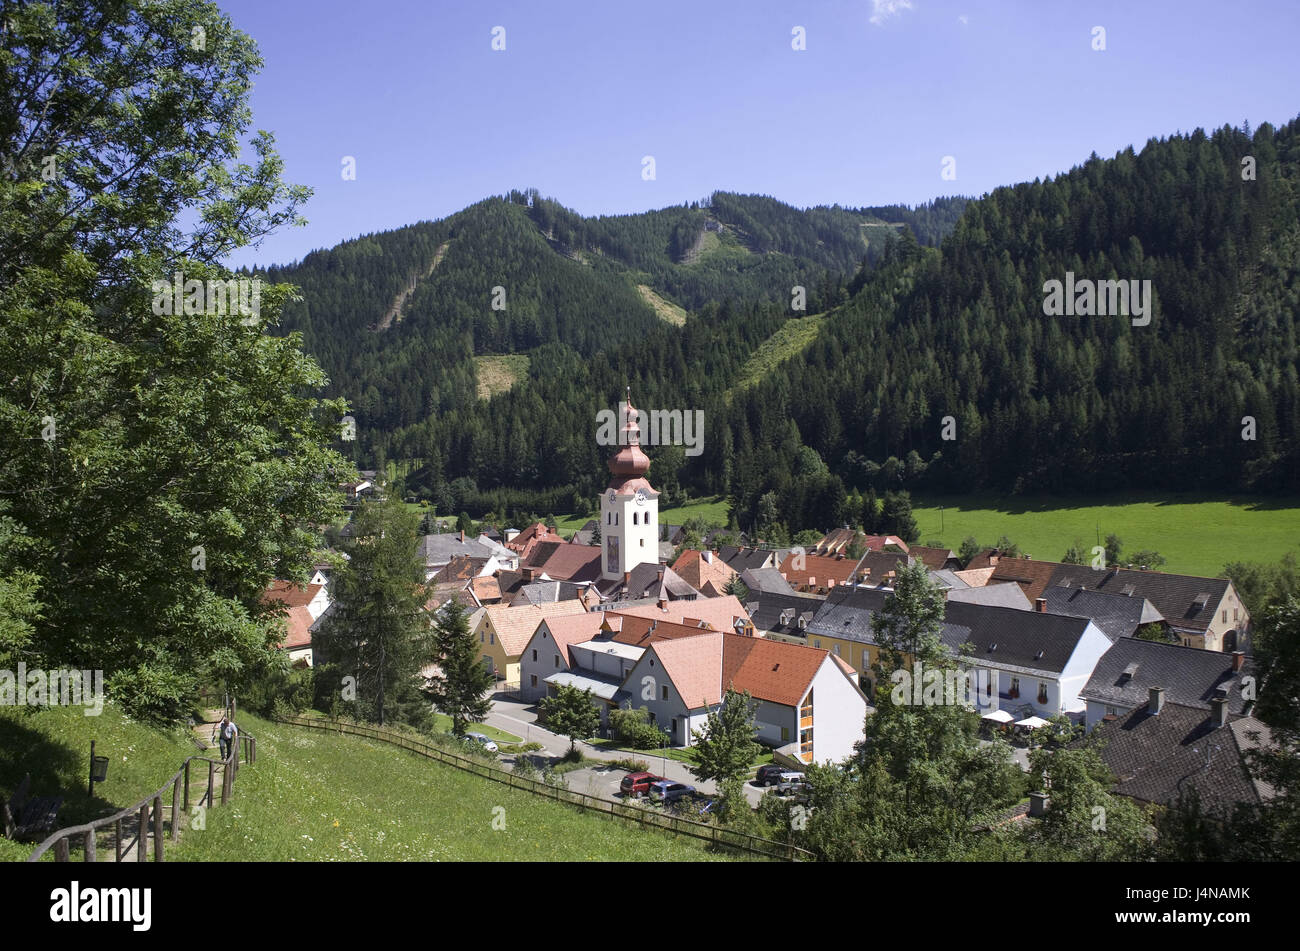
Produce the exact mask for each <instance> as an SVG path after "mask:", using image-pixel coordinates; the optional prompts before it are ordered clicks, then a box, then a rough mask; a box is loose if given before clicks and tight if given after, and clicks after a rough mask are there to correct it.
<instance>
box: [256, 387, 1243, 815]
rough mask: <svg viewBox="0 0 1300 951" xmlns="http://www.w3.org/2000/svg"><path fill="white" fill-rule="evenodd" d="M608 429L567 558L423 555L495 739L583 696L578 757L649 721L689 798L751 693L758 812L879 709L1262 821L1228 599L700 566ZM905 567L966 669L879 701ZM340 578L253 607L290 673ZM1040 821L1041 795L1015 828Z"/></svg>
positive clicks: (1236, 611)
mask: <svg viewBox="0 0 1300 951" xmlns="http://www.w3.org/2000/svg"><path fill="white" fill-rule="evenodd" d="M619 414H620V419H621V420H622V426H621V429H620V432H619V435H618V439H617V440H615V441H613V442H614V443H615V444H616V446H617V447H618V448H617V451H616V452H614V453H613V455H612V456H611V457H610V459H609V461H608V468H609V471H610V476H611V477H610V481H609V484H608V487H607V489H606V490H605V492H604V494H603V495H602V497H601V500H600V510H599V518H598V519H593V520H591V521H589V522H588V523H587V524H586V525H585V526H584V527H583V528H582V529H581V530H579V531H578V532H576V533H574V534H573V535H572V536H571V537H569V538H563V537H561V536H560V535H559V534H557V532H556V531H555V530H554V528H552V527H550V526H547V525H546V524H544V523H543V522H537V523H535V524H532V525H527V526H524V527H522V528H519V529H507V530H505V531H504V532H497V531H495V530H491V531H486V532H483V533H481V534H479V535H478V536H477V537H474V536H472V535H471V534H468V533H466V532H464V531H458V532H451V533H441V534H430V535H425V536H423V537H422V538H421V539H420V542H419V551H418V554H419V557H420V559H421V560H422V561H423V565H424V571H425V581H426V589H425V590H426V591H427V592H428V602H427V604H426V608H427V609H428V610H429V611H431V612H433V613H434V614H436V613H437V612H438V611H439V610H441V608H442V607H443V606H445V605H447V604H448V603H450V602H453V601H454V602H456V603H457V604H459V605H460V607H461V608H463V609H464V610H465V611H466V612H467V613H468V615H469V626H470V631H471V634H472V636H473V638H474V639H475V640H476V641H477V642H478V648H479V656H480V660H481V663H482V665H483V667H484V669H485V670H487V671H489V672H490V673H491V674H492V677H493V680H494V682H495V687H494V689H493V692H492V700H493V703H492V712H491V713H490V714H489V715H488V717H487V719H486V720H485V721H484V722H486V723H487V724H488V725H489V726H492V727H496V728H498V729H501V730H503V731H506V732H507V733H514V734H517V735H519V736H521V737H526V738H527V739H528V740H529V741H533V742H537V741H540V744H541V746H542V747H543V748H545V749H547V750H552V749H554V750H562V749H563V748H564V745H565V743H564V741H563V738H562V737H560V736H558V735H556V734H555V733H551V732H549V731H548V730H547V729H546V727H545V723H544V722H542V721H543V718H542V717H540V705H541V703H542V701H544V700H545V699H546V698H548V697H553V696H554V695H555V694H556V692H557V691H558V690H560V689H561V688H576V689H578V690H582V691H586V692H588V696H589V697H590V701H591V703H592V704H593V705H594V706H595V707H596V710H597V712H598V714H599V730H598V732H597V736H598V737H599V738H600V740H601V741H602V746H601V748H599V749H598V748H596V747H594V746H591V747H587V751H588V752H589V753H591V754H593V755H594V756H595V758H596V759H601V758H604V759H606V760H614V759H616V758H617V757H618V756H619V754H624V755H625V754H626V752H628V751H631V750H632V749H634V747H632V746H631V745H630V744H620V743H619V742H618V741H619V735H618V731H617V728H616V721H617V720H618V717H617V716H616V714H617V713H618V711H620V710H629V709H641V710H643V711H644V717H645V719H646V720H648V723H649V724H650V725H652V726H654V727H656V728H657V729H658V730H659V731H660V732H661V734H662V737H663V740H662V746H663V748H662V749H660V750H658V751H655V750H649V751H646V755H649V756H651V757H653V759H654V762H655V764H656V767H657V768H658V773H657V774H656V775H653V776H650V777H649V779H650V780H655V781H658V780H663V781H672V782H676V783H679V784H685V783H687V782H688V781H689V780H690V774H689V772H688V771H687V769H686V768H685V767H684V766H683V763H682V759H683V758H682V756H681V754H682V753H683V751H688V750H689V748H690V747H691V746H692V745H693V744H694V743H695V742H697V738H698V736H699V732H700V731H701V730H702V729H703V727H704V725H705V723H706V721H707V720H708V718H709V716H710V714H711V713H716V712H717V711H718V710H719V708H720V706H721V705H722V703H723V700H724V697H725V695H726V694H727V693H728V691H735V692H737V693H747V694H748V695H749V696H750V697H751V698H752V701H753V723H754V729H755V736H754V738H755V739H756V740H757V741H758V743H760V744H761V745H762V747H763V748H764V749H765V750H766V751H768V753H770V763H771V765H770V766H768V767H764V768H763V769H762V770H760V771H759V772H758V773H757V774H756V775H755V776H754V778H753V779H752V780H751V782H750V783H749V784H748V785H747V787H746V790H745V791H746V797H747V798H748V799H749V801H750V802H751V803H756V802H757V801H758V796H759V794H760V786H761V785H762V784H764V783H765V782H766V781H772V782H775V781H776V780H777V777H778V776H784V777H785V779H786V780H787V781H789V780H790V779H792V778H794V777H795V776H797V774H799V773H800V772H801V771H802V770H804V769H806V768H807V767H808V766H809V765H811V764H814V763H815V764H823V765H824V764H835V763H839V762H841V761H844V760H846V759H848V758H849V757H851V756H853V754H854V750H855V746H856V745H857V744H859V743H860V742H861V741H862V740H863V736H864V723H865V722H866V718H867V717H868V716H870V715H871V714H873V713H874V711H875V706H874V704H875V703H877V702H878V701H879V698H880V697H881V696H884V695H890V696H892V698H893V700H892V702H901V703H927V704H929V703H948V704H953V703H960V704H963V705H965V706H966V708H967V709H974V710H975V711H976V712H977V713H978V714H979V716H980V720H981V724H982V727H981V729H982V732H983V734H984V735H985V736H988V737H991V736H993V735H994V734H998V735H1000V736H1002V737H1004V738H1006V739H1008V740H1009V741H1011V742H1012V744H1013V746H1015V747H1016V748H1017V753H1016V762H1017V763H1018V764H1019V765H1020V766H1021V767H1022V768H1025V769H1027V768H1028V760H1027V756H1026V749H1027V748H1032V746H1033V745H1034V742H1035V737H1039V736H1044V735H1048V734H1050V733H1052V732H1053V731H1056V732H1059V731H1060V730H1062V729H1068V728H1075V729H1077V730H1078V732H1079V733H1081V734H1086V735H1088V736H1093V734H1096V735H1097V738H1104V740H1105V742H1104V743H1101V744H1099V749H1101V751H1102V752H1101V755H1102V758H1103V760H1104V761H1105V763H1106V765H1107V767H1108V768H1109V769H1110V770H1111V771H1112V773H1113V774H1114V776H1115V778H1116V785H1115V787H1114V789H1113V790H1112V791H1113V792H1114V793H1116V794H1119V795H1122V796H1125V797H1129V798H1131V799H1133V800H1136V801H1138V802H1139V803H1142V804H1146V805H1151V806H1167V805H1170V804H1172V803H1173V802H1175V801H1176V800H1177V799H1178V797H1179V796H1180V795H1181V794H1183V793H1184V791H1185V790H1186V788H1188V787H1191V788H1194V789H1195V790H1196V792H1197V793H1198V794H1199V795H1200V797H1201V799H1202V801H1204V802H1208V803H1213V804H1215V805H1216V806H1220V807H1228V808H1230V807H1232V806H1233V805H1234V804H1236V803H1245V804H1259V803H1261V802H1263V801H1265V800H1266V799H1267V798H1268V796H1269V789H1268V787H1267V786H1266V785H1264V784H1262V783H1258V782H1256V781H1254V780H1253V779H1252V778H1251V775H1250V773H1249V772H1248V770H1247V769H1246V758H1247V755H1248V753H1249V751H1251V750H1253V749H1258V748H1260V747H1261V746H1266V745H1267V744H1268V743H1269V730H1268V728H1267V727H1266V726H1265V725H1264V724H1263V723H1261V722H1259V721H1258V720H1256V719H1255V718H1254V716H1253V715H1252V714H1253V709H1254V704H1255V690H1256V683H1255V678H1254V665H1253V662H1252V659H1251V618H1250V613H1249V611H1248V609H1247V606H1246V605H1245V604H1243V603H1242V602H1241V599H1240V597H1239V596H1238V593H1237V591H1236V589H1235V588H1234V586H1233V583H1232V582H1231V581H1230V580H1228V579H1226V578H1203V577H1192V576H1186V575H1176V574H1169V573H1163V572H1158V571H1152V570H1143V568H1142V566H1123V567H1118V566H1109V567H1093V566H1091V565H1076V564H1063V563H1056V562H1048V561H1041V560H1036V559H1032V558H1028V557H1019V556H1014V557H1013V556H1010V555H1006V554H1003V553H1002V552H1000V551H999V550H997V549H995V548H990V549H986V550H983V551H981V552H979V553H978V554H976V555H975V556H974V557H973V558H970V559H969V560H968V562H967V563H966V564H964V565H963V564H962V559H961V558H960V556H959V554H958V553H957V552H955V551H952V550H947V549H943V548H937V547H927V546H921V545H914V544H908V543H907V542H906V541H905V540H904V539H902V538H900V537H898V536H896V535H866V534H864V533H862V532H860V531H856V530H854V529H851V528H848V527H843V528H840V529H836V530H834V531H830V532H828V533H826V534H825V535H824V536H823V537H822V538H821V539H820V540H819V541H818V542H817V543H816V544H814V545H812V546H811V547H807V548H803V547H791V548H764V547H758V546H751V545H750V544H748V542H749V540H748V539H746V538H742V539H741V544H740V545H733V544H719V545H717V546H716V547H713V545H711V541H712V540H713V539H714V538H716V537H717V535H718V534H719V533H716V532H713V533H709V534H707V535H706V536H705V537H704V539H703V541H702V544H701V546H700V547H699V548H691V547H685V546H684V545H683V544H682V541H683V534H684V533H683V531H682V528H681V526H673V525H664V524H661V523H660V520H659V511H658V507H659V493H658V492H656V490H655V488H654V486H653V485H652V483H651V481H650V479H649V470H650V467H651V464H650V459H649V458H648V457H647V455H646V454H645V452H643V450H642V448H641V445H642V443H641V438H640V429H639V421H640V420H641V419H644V418H645V414H644V413H641V412H640V411H638V410H636V409H635V407H633V406H632V405H631V400H630V396H629V399H628V401H627V402H625V403H622V404H620V411H619ZM363 475H364V476H368V477H369V478H365V479H363V480H362V481H360V482H354V483H350V484H348V485H347V486H345V490H346V491H347V492H348V494H349V495H350V496H351V497H353V498H364V497H366V496H373V495H375V494H377V493H380V492H382V488H381V487H380V486H377V485H375V483H374V479H376V478H377V474H376V473H363ZM345 534H346V531H345ZM918 566H920V568H921V569H923V570H924V572H925V574H926V575H927V576H928V578H929V580H930V582H931V583H933V584H934V585H936V586H937V587H938V588H940V589H941V590H942V595H943V599H944V617H943V622H942V627H941V639H942V642H943V645H944V647H945V648H946V650H947V651H948V652H949V653H950V654H951V656H952V657H953V658H954V659H955V660H956V661H957V665H956V667H955V668H953V669H949V670H947V671H946V672H945V671H935V670H928V671H922V670H921V666H920V664H919V662H917V663H915V664H914V663H913V661H912V659H911V658H907V659H906V662H905V667H904V669H902V670H897V671H895V674H894V676H893V677H892V678H891V681H892V682H890V683H887V684H885V685H884V687H885V690H883V691H882V692H881V693H880V694H878V693H877V686H878V684H877V683H876V677H877V673H876V670H877V664H878V662H879V660H880V644H879V642H878V638H877V636H876V635H877V632H876V629H875V627H876V624H877V623H878V618H879V615H880V612H881V611H882V610H884V609H885V606H886V602H887V601H888V599H889V598H890V597H891V594H892V593H893V590H894V583H895V579H896V578H897V577H898V576H899V574H900V573H901V572H903V571H905V570H912V571H916V570H918ZM331 573H332V569H331V567H330V564H329V563H327V562H322V563H321V564H320V565H318V567H317V569H316V571H315V573H314V575H313V577H312V578H311V580H310V583H309V584H307V585H306V586H305V587H303V586H299V585H294V584H291V583H288V582H276V583H275V585H273V587H272V588H271V590H269V591H268V592H267V593H266V595H265V600H267V601H268V602H279V603H280V604H281V606H282V608H283V612H284V615H285V621H286V626H287V631H288V634H287V636H286V638H285V640H284V641H283V643H282V644H281V649H282V650H283V651H284V652H285V653H286V654H287V655H288V658H289V661H290V663H291V664H294V665H296V666H298V667H307V666H312V665H313V664H315V663H319V661H320V658H319V657H318V656H316V654H315V653H314V651H313V635H314V634H315V633H316V632H318V631H319V630H320V628H321V625H322V624H323V623H324V622H325V620H326V619H327V618H328V617H329V615H330V612H331V610H332V609H333V603H334V602H333V601H332V600H331V596H330V578H331ZM432 673H434V671H432V670H430V671H426V674H429V675H431V674H432ZM480 737H481V735H480ZM481 739H482V740H483V741H484V742H489V741H488V740H487V738H486V737H481ZM548 744H549V745H548ZM493 748H495V746H493ZM656 754H658V755H656ZM765 759H768V757H765ZM644 779H645V778H644V777H641V776H639V775H638V777H637V778H636V779H634V780H633V781H632V785H631V786H629V785H628V783H627V782H625V781H623V775H622V774H619V775H617V776H613V777H612V778H611V777H610V776H608V775H604V776H603V777H600V779H599V782H601V783H603V784H604V788H603V789H602V791H603V792H605V793H607V794H608V795H610V796H615V797H616V796H621V795H623V794H625V793H627V792H628V791H629V790H631V794H632V795H635V794H636V793H637V792H639V791H641V787H640V786H638V785H637V783H641V782H643V781H644ZM592 782H593V783H595V782H597V780H595V779H593V780H592ZM593 788H594V787H593ZM689 788H691V789H692V791H694V787H689ZM711 791H712V789H711V788H708V787H705V786H701V789H700V792H701V793H705V792H711ZM1046 807H1047V800H1046V797H1045V796H1042V795H1038V796H1031V797H1030V802H1029V803H1028V804H1027V805H1026V806H1024V807H1023V808H1022V810H1021V812H1022V813H1028V814H1030V815H1034V814H1040V813H1041V812H1042V811H1043V810H1044V809H1046Z"/></svg>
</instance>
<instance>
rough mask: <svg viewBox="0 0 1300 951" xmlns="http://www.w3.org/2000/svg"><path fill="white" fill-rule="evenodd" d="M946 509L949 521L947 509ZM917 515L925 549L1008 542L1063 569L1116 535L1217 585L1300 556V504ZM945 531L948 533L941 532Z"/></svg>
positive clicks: (966, 506)
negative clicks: (1244, 564)
mask: <svg viewBox="0 0 1300 951" xmlns="http://www.w3.org/2000/svg"><path fill="white" fill-rule="evenodd" d="M940 506H943V512H942V520H941V516H940V511H939V507H940ZM912 511H913V515H914V516H915V518H916V522H917V525H918V526H919V528H920V532H921V541H922V543H924V542H926V541H929V540H931V539H937V540H941V541H942V542H943V543H944V544H945V545H947V546H949V547H951V548H954V549H955V548H957V547H958V546H960V545H961V542H962V539H963V538H965V537H966V536H968V535H973V536H975V537H976V538H977V539H979V540H980V541H981V542H986V543H992V542H994V541H996V540H997V539H998V537H999V536H1001V535H1006V536H1008V537H1009V538H1010V539H1011V540H1012V541H1014V542H1016V544H1018V545H1019V546H1020V550H1021V551H1022V552H1024V553H1026V554H1028V555H1032V556H1033V557H1034V558H1039V559H1042V560H1044V561H1060V560H1061V556H1062V555H1064V554H1065V552H1066V549H1068V548H1069V547H1070V546H1071V545H1073V544H1075V542H1076V541H1078V542H1079V543H1080V544H1081V545H1082V546H1084V547H1086V548H1088V549H1090V548H1091V547H1092V546H1093V545H1096V544H1097V536H1098V532H1100V535H1101V539H1102V542H1103V543H1104V542H1105V538H1106V536H1107V535H1109V534H1111V533H1112V532H1113V533H1114V534H1116V535H1118V536H1119V537H1120V539H1121V540H1122V541H1123V543H1124V547H1123V550H1124V551H1125V552H1128V553H1133V552H1137V551H1140V550H1142V549H1154V550H1155V551H1158V552H1160V554H1161V555H1163V556H1164V557H1165V559H1166V561H1167V564H1165V565H1164V566H1163V567H1162V568H1161V570H1162V571H1168V572H1173V573H1176V574H1192V575H1204V576H1207V577H1216V576H1218V575H1220V574H1221V573H1222V571H1223V566H1224V565H1225V564H1227V563H1228V562H1231V561H1277V560H1278V559H1279V558H1281V557H1282V556H1283V555H1284V554H1286V553H1287V552H1288V551H1294V552H1297V553H1300V498H1296V497H1291V498H1270V499H1257V498H1237V499H1232V500H1224V499H1209V498H1205V497H1203V496H1191V495H1167V496H1156V495H1155V494H1144V493H1130V494H1126V495H1124V496H1112V497H1110V498H1108V499H1105V500H1102V501H1098V500H1097V499H1095V498H1079V499H1069V498H997V497H990V496H970V497H958V498H948V499H943V498H934V497H919V496H918V497H916V498H914V499H913V510H912ZM941 525H942V528H941V527H940V526H941Z"/></svg>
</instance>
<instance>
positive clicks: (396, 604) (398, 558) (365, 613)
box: [316, 496, 431, 725]
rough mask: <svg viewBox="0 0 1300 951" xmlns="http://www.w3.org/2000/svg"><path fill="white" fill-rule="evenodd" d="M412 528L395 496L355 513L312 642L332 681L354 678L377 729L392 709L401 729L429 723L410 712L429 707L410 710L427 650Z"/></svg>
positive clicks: (413, 523) (411, 520) (360, 702)
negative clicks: (327, 610)
mask: <svg viewBox="0 0 1300 951" xmlns="http://www.w3.org/2000/svg"><path fill="white" fill-rule="evenodd" d="M417 523H418V517H417V516H416V515H415V514H414V513H413V512H410V511H409V510H408V509H407V508H406V506H405V505H404V504H403V503H402V501H401V500H400V499H398V498H396V497H395V496H393V497H389V498H387V499H385V500H384V501H380V502H370V501H363V502H362V503H361V504H360V505H359V506H358V507H357V510H356V513H355V518H354V519H353V525H354V528H355V533H354V535H353V536H352V538H350V539H348V541H347V543H346V545H345V547H344V551H345V552H346V554H347V555H348V560H347V562H346V563H345V564H344V565H343V566H342V567H341V568H340V569H339V570H338V572H337V573H336V574H335V576H334V582H333V588H334V603H333V605H332V606H331V610H330V613H329V615H328V616H327V617H326V619H325V620H324V622H322V625H321V631H320V632H319V634H318V635H317V637H316V646H317V649H318V650H319V651H320V654H321V659H322V660H323V661H324V662H325V663H326V664H327V665H328V666H329V667H330V668H332V669H333V670H334V672H335V673H336V674H337V675H338V676H339V677H347V676H351V677H354V678H355V689H356V700H357V702H358V705H359V708H360V709H361V710H363V711H365V712H366V713H367V714H368V715H373V716H374V717H375V718H376V719H377V720H378V721H379V722H380V723H381V724H382V723H385V722H386V721H387V720H389V719H391V717H390V715H389V714H390V710H389V707H390V704H391V703H394V702H395V703H397V704H398V705H399V706H400V707H401V708H402V713H403V716H404V717H405V718H407V722H414V723H415V724H417V725H418V724H419V723H421V721H427V719H428V717H427V716H423V717H421V716H420V715H419V714H418V712H415V711H418V710H419V709H421V708H422V709H424V710H425V711H426V713H427V710H428V704H427V703H422V704H413V703H412V701H413V691H416V690H417V689H418V687H419V685H420V683H421V675H420V670H421V668H422V667H423V666H424V665H425V664H426V663H427V662H428V661H429V659H430V647H431V645H430V642H429V622H428V615H427V613H426V612H425V610H424V597H425V595H424V586H423V583H422V582H423V580H424V565H423V564H422V563H421V561H420V558H419V557H418V555H417V553H416V528H417ZM411 717H415V720H414V721H412V720H411V719H410V718H411Z"/></svg>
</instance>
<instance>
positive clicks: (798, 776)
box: [776, 773, 812, 801]
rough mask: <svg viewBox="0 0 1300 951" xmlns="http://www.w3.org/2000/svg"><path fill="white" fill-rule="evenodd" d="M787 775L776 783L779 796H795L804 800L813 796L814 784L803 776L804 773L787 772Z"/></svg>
mask: <svg viewBox="0 0 1300 951" xmlns="http://www.w3.org/2000/svg"><path fill="white" fill-rule="evenodd" d="M786 777H787V778H783V779H782V780H781V781H780V782H779V783H777V784H776V794H777V795H778V796H793V797H794V798H796V799H801V800H804V801H807V800H808V799H809V798H810V797H811V796H812V786H811V785H810V784H809V783H808V781H807V780H806V779H804V778H803V773H792V774H791V773H787V774H786Z"/></svg>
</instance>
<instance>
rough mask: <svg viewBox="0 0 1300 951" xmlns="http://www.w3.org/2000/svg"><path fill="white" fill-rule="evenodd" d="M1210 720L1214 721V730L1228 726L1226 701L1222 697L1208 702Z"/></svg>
mask: <svg viewBox="0 0 1300 951" xmlns="http://www.w3.org/2000/svg"><path fill="white" fill-rule="evenodd" d="M1210 719H1211V720H1213V721H1214V726H1215V728H1216V729H1217V728H1218V727H1221V726H1227V725H1228V701H1227V700H1225V699H1224V698H1223V697H1215V698H1214V699H1213V700H1211V701H1210Z"/></svg>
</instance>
